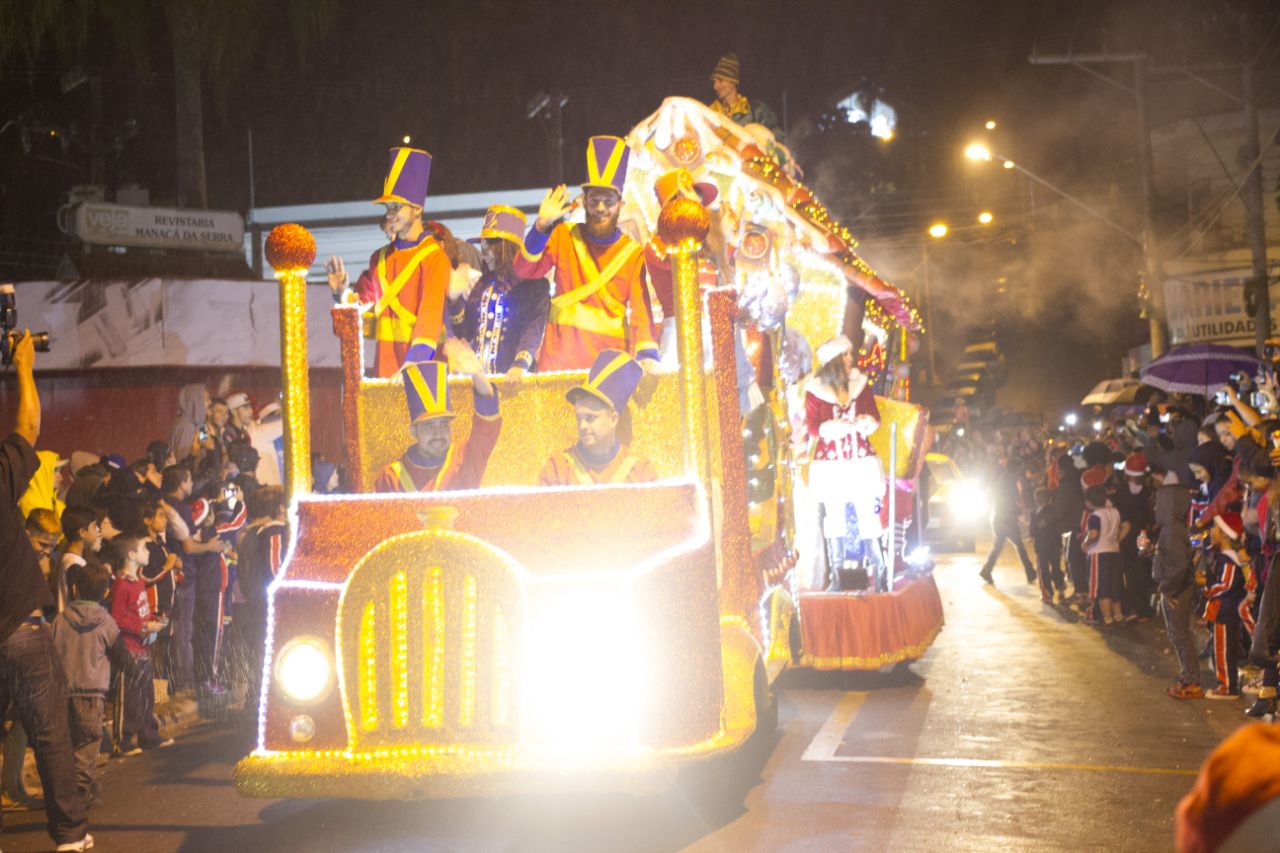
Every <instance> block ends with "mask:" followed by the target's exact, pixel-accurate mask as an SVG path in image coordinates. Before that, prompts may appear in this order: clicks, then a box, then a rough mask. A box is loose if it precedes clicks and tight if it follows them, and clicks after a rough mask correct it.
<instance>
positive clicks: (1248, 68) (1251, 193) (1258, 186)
mask: <svg viewBox="0 0 1280 853" xmlns="http://www.w3.org/2000/svg"><path fill="white" fill-rule="evenodd" d="M1247 43H1248V41H1247V39H1246V44H1247ZM1241 82H1242V90H1241V95H1242V96H1243V100H1244V145H1243V146H1242V147H1241V149H1240V159H1241V161H1242V164H1241V165H1243V166H1244V168H1246V169H1248V170H1249V172H1248V174H1246V175H1245V176H1244V192H1243V193H1242V194H1241V200H1242V201H1243V202H1244V209H1245V230H1246V232H1247V234H1248V240H1249V254H1250V256H1251V257H1252V259H1253V270H1252V275H1251V276H1250V277H1249V284H1248V285H1247V286H1246V287H1245V293H1246V294H1249V293H1252V294H1253V306H1254V309H1255V313H1254V317H1253V323H1254V343H1255V344H1256V346H1257V349H1258V356H1259V357H1262V350H1263V347H1264V346H1265V344H1266V342H1267V338H1269V337H1271V282H1270V280H1269V277H1268V271H1267V220H1266V214H1265V213H1264V211H1263V202H1262V161H1261V159H1260V157H1259V148H1260V143H1259V139H1258V105H1257V103H1256V102H1255V98H1254V91H1253V82H1254V81H1253V63H1252V62H1248V63H1245V66H1244V73H1243V74H1242V76H1241ZM1245 302H1246V304H1248V302H1249V299H1248V298H1247V297H1246V300H1245Z"/></svg>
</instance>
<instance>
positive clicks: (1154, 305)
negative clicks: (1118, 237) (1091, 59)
mask: <svg viewBox="0 0 1280 853" xmlns="http://www.w3.org/2000/svg"><path fill="white" fill-rule="evenodd" d="M1133 97H1134V100H1135V101H1136V102H1137V105H1138V169H1139V171H1140V172H1141V173H1142V259H1143V261H1144V263H1143V266H1144V267H1145V269H1144V274H1143V281H1144V283H1145V284H1146V291H1147V322H1148V324H1149V325H1150V328H1151V357H1152V358H1159V357H1160V356H1162V355H1164V354H1165V352H1166V351H1168V349H1169V327H1168V323H1167V319H1168V318H1166V317H1165V309H1164V276H1163V275H1162V274H1161V269H1160V247H1159V244H1158V243H1157V238H1156V177H1155V163H1154V162H1153V158H1152V156H1151V118H1150V114H1149V113H1148V111H1147V60H1146V59H1145V58H1142V59H1135V60H1134V61H1133Z"/></svg>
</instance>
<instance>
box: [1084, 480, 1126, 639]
mask: <svg viewBox="0 0 1280 853" xmlns="http://www.w3.org/2000/svg"><path fill="white" fill-rule="evenodd" d="M1084 504H1085V507H1086V509H1088V510H1089V521H1088V527H1087V530H1088V532H1087V533H1086V534H1085V548H1084V550H1085V553H1087V554H1088V555H1089V598H1090V599H1091V600H1092V601H1093V602H1094V608H1093V610H1092V611H1091V612H1090V614H1089V616H1088V617H1087V618H1086V619H1085V622H1087V623H1088V624H1090V625H1096V624H1098V623H1099V621H1101V622H1102V624H1105V625H1116V624H1119V623H1122V622H1124V612H1123V611H1122V610H1121V607H1120V599H1121V597H1122V594H1123V580H1122V578H1121V567H1120V540H1121V539H1123V538H1124V537H1125V535H1126V534H1127V533H1128V525H1127V524H1126V523H1125V522H1123V521H1121V520H1120V513H1119V512H1118V511H1117V510H1116V508H1115V507H1113V506H1112V505H1111V502H1110V501H1108V500H1107V490H1106V487H1104V486H1090V487H1089V488H1087V489H1085V492H1084ZM1099 611H1101V612H1099ZM1099 617H1101V619H1099Z"/></svg>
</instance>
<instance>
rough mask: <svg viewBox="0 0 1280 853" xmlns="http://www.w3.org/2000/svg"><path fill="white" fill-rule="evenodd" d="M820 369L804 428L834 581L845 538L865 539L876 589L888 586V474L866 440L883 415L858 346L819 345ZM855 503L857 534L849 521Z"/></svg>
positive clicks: (810, 386)
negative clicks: (883, 540) (884, 513)
mask: <svg viewBox="0 0 1280 853" xmlns="http://www.w3.org/2000/svg"><path fill="white" fill-rule="evenodd" d="M818 364H819V367H818V369H817V370H816V371H814V374H813V376H812V377H811V378H810V379H809V381H808V383H806V385H805V400H804V411H805V427H806V428H807V430H808V433H809V459H810V460H811V461H810V465H809V488H810V489H811V490H812V492H813V495H814V499H815V500H816V501H817V502H818V503H819V504H820V505H821V506H822V510H823V519H822V535H823V537H824V538H825V540H826V545H827V555H828V556H827V562H828V565H829V566H830V568H831V583H830V586H828V587H827V588H828V589H829V590H832V591H838V590H839V589H840V574H839V571H838V569H839V568H840V567H841V566H842V565H843V564H844V555H845V548H846V541H845V540H846V538H856V539H861V540H862V541H863V545H864V550H863V553H864V554H865V555H866V556H867V559H868V561H869V562H870V565H871V567H873V568H874V569H875V570H876V571H875V574H876V587H877V589H880V588H882V587H883V586H884V585H885V580H886V579H885V578H884V576H883V575H884V571H883V567H884V561H883V559H882V557H881V554H880V534H881V532H882V526H881V520H880V508H881V506H882V504H883V499H884V493H885V489H884V472H883V470H881V468H880V460H879V458H877V457H876V455H875V451H873V450H872V449H871V445H870V444H868V443H867V436H869V435H871V433H873V432H875V431H876V429H878V428H879V426H880V412H879V410H878V409H877V408H876V400H875V396H874V395H873V394H872V393H871V387H870V383H868V381H867V377H866V376H865V375H864V374H863V373H862V371H861V370H859V369H858V368H857V364H856V362H855V357H854V351H853V344H852V343H851V342H850V341H849V339H848V338H846V337H845V336H844V335H837V336H836V337H834V338H832V339H831V340H829V341H827V342H826V343H824V344H823V345H822V346H820V347H818ZM849 504H851V505H852V506H853V509H854V513H853V516H854V518H855V519H856V522H857V530H856V531H851V530H849V529H848V526H847V523H846V512H845V507H846V505H849Z"/></svg>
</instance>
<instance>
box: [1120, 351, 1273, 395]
mask: <svg viewBox="0 0 1280 853" xmlns="http://www.w3.org/2000/svg"><path fill="white" fill-rule="evenodd" d="M1260 364H1261V362H1260V361H1259V360H1258V358H1257V356H1255V355H1254V354H1253V353H1252V352H1250V351H1248V350H1243V349H1237V348H1236V347H1227V346H1221V345H1219V344H1184V345H1183V346H1180V347H1174V348H1173V349H1171V350H1169V352H1167V353H1165V354H1164V355H1162V356H1160V357H1159V358H1157V359H1156V360H1155V361H1153V362H1151V363H1150V364H1148V365H1147V366H1146V367H1144V368H1143V369H1142V382H1143V384H1144V385H1150V386H1152V387H1154V388H1159V389H1160V390H1161V391H1165V392H1168V393H1170V394H1199V395H1200V396H1201V397H1211V396H1213V394H1214V393H1215V392H1217V391H1218V390H1219V389H1221V388H1222V387H1223V386H1225V385H1226V384H1227V379H1228V377H1230V376H1231V374H1233V373H1235V372H1236V371H1238V370H1243V371H1244V372H1246V373H1248V374H1250V375H1252V374H1253V373H1254V371H1256V370H1257V369H1258V366H1259V365H1260Z"/></svg>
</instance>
